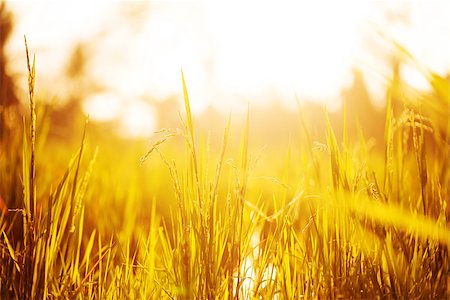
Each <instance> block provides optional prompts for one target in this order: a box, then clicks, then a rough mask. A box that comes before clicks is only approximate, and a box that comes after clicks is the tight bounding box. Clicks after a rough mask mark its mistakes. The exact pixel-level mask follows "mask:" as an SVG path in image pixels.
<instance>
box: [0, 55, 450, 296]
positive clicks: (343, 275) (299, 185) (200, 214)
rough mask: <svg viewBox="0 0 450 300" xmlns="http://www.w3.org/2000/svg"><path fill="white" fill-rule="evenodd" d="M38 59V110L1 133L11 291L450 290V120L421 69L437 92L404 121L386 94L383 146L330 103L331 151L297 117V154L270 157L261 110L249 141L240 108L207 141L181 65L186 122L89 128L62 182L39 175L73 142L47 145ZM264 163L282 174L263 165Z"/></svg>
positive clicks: (5, 291) (2, 273)
mask: <svg viewBox="0 0 450 300" xmlns="http://www.w3.org/2000/svg"><path fill="white" fill-rule="evenodd" d="M27 61H28V71H29V97H30V99H29V102H30V113H31V114H30V119H28V120H25V121H24V124H25V125H24V128H23V130H24V131H23V139H22V140H21V139H20V138H11V139H10V140H7V141H4V140H2V141H1V147H2V149H6V150H5V151H4V150H2V152H1V155H2V156H1V158H2V159H1V160H0V171H1V172H2V174H7V175H3V176H2V178H4V181H3V183H0V187H1V188H2V189H1V190H0V192H2V193H4V194H2V195H0V196H1V197H2V198H3V199H5V203H6V204H7V205H8V207H9V208H10V210H9V211H3V212H2V213H1V216H0V221H1V222H0V224H1V226H0V232H1V239H0V246H1V247H0V251H1V252H0V262H1V270H0V297H1V298H17V299H24V298H26V299H53V298H69V299H103V298H108V299H126V298H131V299H206V298H207V299H224V298H229V299H300V298H330V299H336V298H405V299H411V298H448V297H450V275H449V274H450V260H449V254H448V251H449V247H450V221H449V218H450V206H449V202H448V201H449V197H450V190H449V182H450V171H449V170H450V168H449V167H450V157H449V155H448V153H449V142H450V139H449V137H450V133H449V132H450V130H449V128H450V121H449V119H448V118H447V119H443V117H442V115H444V116H448V113H447V114H446V115H445V113H443V112H442V111H439V109H440V108H442V107H447V108H448V103H450V101H449V97H450V96H449V94H448V88H449V83H448V82H447V81H445V80H443V79H442V78H440V77H438V76H437V75H436V74H434V73H431V72H429V71H428V70H423V71H424V72H426V73H427V74H430V76H429V77H428V78H429V80H430V83H431V85H432V86H433V87H435V93H434V94H433V95H427V96H424V97H426V98H425V100H426V101H423V102H421V103H420V105H419V106H417V107H415V106H414V105H412V104H410V103H408V102H407V101H406V100H405V102H404V103H405V104H404V105H405V109H404V110H403V111H404V113H403V114H401V113H400V114H395V112H394V110H393V108H392V102H393V101H394V99H395V97H397V96H398V95H395V94H391V97H389V100H388V105H387V115H386V124H385V141H384V145H385V147H384V154H383V153H379V152H377V151H370V150H368V148H369V147H368V145H367V143H366V139H365V138H364V133H363V132H360V133H359V137H358V138H353V137H350V136H349V135H347V126H348V125H347V122H346V118H347V116H346V113H345V114H344V120H343V124H344V126H343V128H344V134H343V139H342V141H339V140H338V139H337V138H336V134H335V132H334V130H333V127H332V125H331V122H330V121H329V119H328V115H327V113H326V112H325V120H326V144H324V143H320V142H318V141H314V140H312V138H311V134H310V133H309V128H308V125H307V124H306V122H305V121H304V118H303V113H304V112H302V111H301V110H299V123H300V125H301V132H302V134H301V136H300V140H299V143H298V144H299V145H300V148H295V147H293V146H292V145H289V146H286V151H285V152H284V153H278V154H279V156H280V157H284V159H281V160H277V161H275V160H273V161H270V160H269V161H264V159H268V158H267V156H266V157H264V156H260V155H255V154H254V152H253V151H254V149H252V144H251V141H250V138H251V130H250V129H251V128H250V121H249V120H250V112H249V114H248V116H247V121H246V125H245V126H244V128H243V133H242V138H241V142H240V145H239V147H231V146H230V127H231V117H230V118H229V119H228V122H227V124H225V128H224V133H223V138H222V141H221V146H220V148H219V149H218V151H216V150H212V148H211V138H210V137H209V136H206V137H205V135H200V138H198V136H199V135H198V131H197V130H196V126H195V124H194V116H193V115H192V112H191V110H190V102H189V95H188V88H187V84H186V82H185V79H184V75H183V73H182V75H181V77H182V87H183V96H184V104H185V115H184V120H183V121H182V126H183V127H184V128H183V130H179V129H167V130H163V131H162V132H160V133H161V134H163V137H162V138H160V139H158V140H157V141H156V142H155V143H153V144H152V145H151V146H150V147H147V149H144V148H143V147H142V145H139V144H132V143H131V142H128V144H124V143H123V142H120V141H115V142H114V141H111V142H110V143H111V145H110V148H106V149H104V148H103V149H102V148H100V150H99V148H97V147H92V146H91V145H90V143H92V141H90V139H89V128H87V122H86V126H85V128H84V131H83V134H82V138H81V143H80V146H79V149H78V150H76V151H74V152H75V154H74V155H73V156H72V158H71V159H70V161H69V163H68V165H67V166H66V167H65V169H64V171H61V172H59V174H60V175H59V176H58V177H57V178H52V177H48V176H44V175H41V174H45V173H48V172H54V170H55V169H56V170H58V168H59V169H60V170H61V168H62V166H61V163H59V162H58V160H55V159H54V156H56V154H57V153H62V154H64V155H66V154H67V151H68V149H67V147H66V146H65V145H60V146H58V145H55V143H52V144H49V145H51V149H50V150H52V152H49V149H44V148H43V147H44V146H45V141H46V140H45V135H39V128H37V127H36V101H35V99H34V83H35V62H34V61H33V63H32V64H30V60H29V55H28V47H27ZM395 101H398V100H395ZM446 105H447V106H446ZM44 122H46V120H44ZM47 125H48V126H51V124H50V125H49V124H47ZM17 135H18V136H20V134H19V133H18V134H17ZM36 139H38V142H37V141H36ZM39 139H41V140H39ZM177 140H179V141H181V142H182V143H181V144H180V143H177V142H176V141H177ZM36 145H43V146H42V147H36ZM113 146H115V147H113ZM117 146H120V147H123V148H121V149H120V152H121V153H120V159H118V157H119V156H117V155H116V154H115V153H114V152H115V151H117V150H114V149H117ZM20 147H22V151H21V152H20V151H15V149H20ZM142 154H143V155H142ZM66 156H67V155H66ZM86 156H88V157H91V158H90V160H89V161H88V162H86V161H85V157H86ZM139 157H141V160H140V163H141V164H139ZM280 161H281V162H280ZM261 162H264V163H266V164H267V165H269V166H270V170H273V174H270V176H259V175H260V174H256V173H257V171H256V170H257V164H258V163H261ZM277 170H278V171H277ZM280 170H281V171H280ZM52 174H53V173H52ZM266 175H267V174H266ZM18 179H20V180H18ZM18 190H19V191H20V190H22V191H23V195H20V196H18V197H17V198H15V199H13V197H12V196H11V199H9V198H8V197H10V195H17V191H18ZM173 204H174V205H173Z"/></svg>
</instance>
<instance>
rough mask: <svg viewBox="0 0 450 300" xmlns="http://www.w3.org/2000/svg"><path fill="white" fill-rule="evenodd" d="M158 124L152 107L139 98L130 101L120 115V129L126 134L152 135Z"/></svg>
mask: <svg viewBox="0 0 450 300" xmlns="http://www.w3.org/2000/svg"><path fill="white" fill-rule="evenodd" d="M156 125H157V120H156V114H155V112H154V110H153V109H152V107H151V106H150V105H149V104H147V103H145V102H143V101H139V100H135V101H130V103H129V104H128V105H127V106H125V110H124V111H123V112H122V115H121V117H120V131H121V134H123V135H124V136H129V137H146V136H150V135H151V134H152V133H153V132H154V131H155V130H156Z"/></svg>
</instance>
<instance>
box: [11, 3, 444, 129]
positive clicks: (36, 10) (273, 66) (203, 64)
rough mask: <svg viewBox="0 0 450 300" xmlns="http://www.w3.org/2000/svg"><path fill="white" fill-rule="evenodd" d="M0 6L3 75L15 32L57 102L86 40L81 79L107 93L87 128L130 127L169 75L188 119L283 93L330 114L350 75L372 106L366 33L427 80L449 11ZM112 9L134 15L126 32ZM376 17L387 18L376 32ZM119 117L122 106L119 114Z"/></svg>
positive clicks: (379, 75) (388, 6)
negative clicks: (355, 71)
mask: <svg viewBox="0 0 450 300" xmlns="http://www.w3.org/2000/svg"><path fill="white" fill-rule="evenodd" d="M7 4H8V7H9V9H10V10H11V11H12V12H13V13H14V15H15V17H16V27H15V32H14V35H13V37H12V39H11V41H10V44H9V47H8V53H10V57H11V62H13V63H12V64H10V65H9V67H10V69H11V71H13V72H15V73H23V72H24V71H25V62H24V55H23V54H24V49H23V48H24V46H23V34H26V35H27V39H28V43H29V47H30V48H31V49H32V51H33V52H36V55H37V72H38V77H39V80H38V84H39V85H40V87H41V88H42V89H45V90H46V91H47V93H50V94H52V93H53V94H56V95H64V90H65V87H64V84H63V83H64V80H63V79H61V78H62V74H63V73H64V67H65V66H66V64H67V59H68V56H69V54H70V53H71V49H72V47H73V45H74V43H75V42H76V41H79V40H83V41H91V40H94V41H98V43H97V44H96V45H95V47H94V55H93V57H92V60H91V64H90V68H89V78H90V79H92V80H95V81H98V82H101V83H102V84H103V85H105V87H107V89H108V93H107V94H105V95H94V98H92V99H91V100H92V101H91V100H88V102H89V101H90V102H91V103H90V104H89V103H87V104H86V110H87V111H88V112H89V113H90V114H91V115H93V116H94V118H95V116H96V115H98V118H99V119H102V118H103V119H108V118H115V117H118V118H122V120H123V123H124V124H132V123H133V122H131V121H130V119H133V118H134V119H138V118H140V117H139V116H138V115H136V116H134V117H130V114H131V113H132V112H133V111H134V112H138V111H141V112H142V111H145V109H142V105H143V103H142V98H144V97H145V96H150V97H152V98H154V99H156V100H158V101H162V100H165V99H167V98H168V97H171V96H177V97H180V95H181V80H180V69H181V68H183V70H184V73H185V77H186V81H187V84H188V88H189V91H190V98H191V102H192V106H193V110H194V112H196V113H199V112H201V111H202V110H203V109H205V108H206V107H207V106H208V105H214V106H216V107H218V108H220V109H225V110H226V111H229V110H230V109H234V110H239V109H241V108H242V107H247V103H248V102H251V103H255V105H257V103H265V102H267V101H270V100H274V99H277V100H279V101H281V102H282V103H283V104H284V105H286V106H288V107H289V106H294V105H295V100H294V94H297V95H299V96H300V98H301V99H310V100H315V101H321V102H323V103H326V104H327V105H328V106H330V107H333V106H334V107H336V106H338V105H339V94H340V90H341V89H342V87H345V86H348V84H349V83H350V82H351V77H350V76H351V69H352V67H354V66H357V67H359V68H361V69H362V70H363V72H364V74H365V76H366V81H367V82H368V85H369V88H370V91H371V92H372V94H373V96H374V98H375V99H381V98H382V95H384V87H383V80H382V79H383V76H388V75H389V69H388V65H387V64H386V62H385V58H386V57H385V53H382V51H383V50H382V48H380V50H378V49H376V48H375V49H373V48H372V49H371V48H370V46H368V45H377V43H378V44H379V41H377V35H376V33H375V32H376V30H381V31H383V32H384V33H386V34H387V35H388V36H390V37H392V38H394V39H396V40H397V41H398V42H400V43H401V44H403V45H404V46H405V47H406V48H407V49H408V50H409V51H410V52H411V53H412V54H413V55H415V56H416V58H417V59H418V60H419V61H420V62H421V63H423V64H424V65H426V66H429V67H430V68H431V69H433V70H434V71H436V72H438V73H440V74H445V73H446V72H448V71H450V1H443V0H442V1H432V0H431V1H408V2H405V1H403V2H400V1H336V2H333V1H317V2H303V1H298V2H275V1H270V2H248V1H241V2H231V3H227V4H221V5H218V4H208V3H207V2H187V3H185V2H169V3H167V2H162V1H161V2H149V3H147V5H143V4H142V3H138V2H107V1H101V2H97V1H92V2H81V3H79V2H63V1H53V2H32V3H31V2H8V3H7ZM124 11H128V12H129V11H132V12H133V11H134V12H138V13H139V14H138V15H137V16H135V17H134V18H132V20H133V22H130V19H126V18H125V17H124V13H123V12H124ZM387 16H390V17H391V18H393V19H395V20H394V21H392V20H391V21H390V22H387ZM404 76H405V79H406V80H409V82H410V83H412V84H414V85H415V86H417V87H418V88H423V89H425V88H427V86H426V82H425V81H424V80H423V78H421V76H420V75H418V73H417V72H415V71H414V69H413V68H409V69H408V68H405V74H404ZM55 83H56V84H55ZM58 83H60V84H58ZM107 99H110V100H107ZM180 100H181V98H180ZM108 101H109V103H111V105H105V103H106V104H108ZM102 103H103V104H102ZM252 105H253V104H252ZM133 107H138V108H137V109H134V108H133ZM139 107H140V108H141V109H139ZM109 108H110V110H108V109H109ZM123 108H129V109H127V110H126V111H127V115H126V116H125V115H124V113H123V112H124V111H125V110H124V109H123ZM121 112H122V115H121ZM102 113H103V114H102ZM140 115H142V113H140ZM126 120H128V121H126ZM134 123H136V124H137V123H138V122H134ZM136 124H135V125H127V126H138V125H136ZM144 125H145V126H148V125H149V124H144ZM124 126H125V125H124ZM134 132H135V133H134V134H136V135H138V134H139V130H135V131H134Z"/></svg>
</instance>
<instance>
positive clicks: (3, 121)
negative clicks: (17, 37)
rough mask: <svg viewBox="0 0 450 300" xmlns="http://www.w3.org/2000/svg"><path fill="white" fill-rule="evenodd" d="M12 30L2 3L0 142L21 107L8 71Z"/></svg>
mask: <svg viewBox="0 0 450 300" xmlns="http://www.w3.org/2000/svg"><path fill="white" fill-rule="evenodd" d="M12 28H13V18H12V15H11V14H10V13H9V12H8V11H7V9H6V4H5V2H3V1H0V140H1V139H3V138H5V136H6V135H7V133H8V131H9V129H10V128H11V127H12V126H13V125H14V123H15V121H16V119H17V118H16V117H17V116H16V115H15V113H16V110H17V106H18V105H19V100H18V98H17V95H16V93H15V89H14V81H13V79H12V78H11V76H10V75H9V74H8V73H7V70H6V56H5V46H6V42H7V40H8V38H9V36H10V34H11V32H12Z"/></svg>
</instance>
